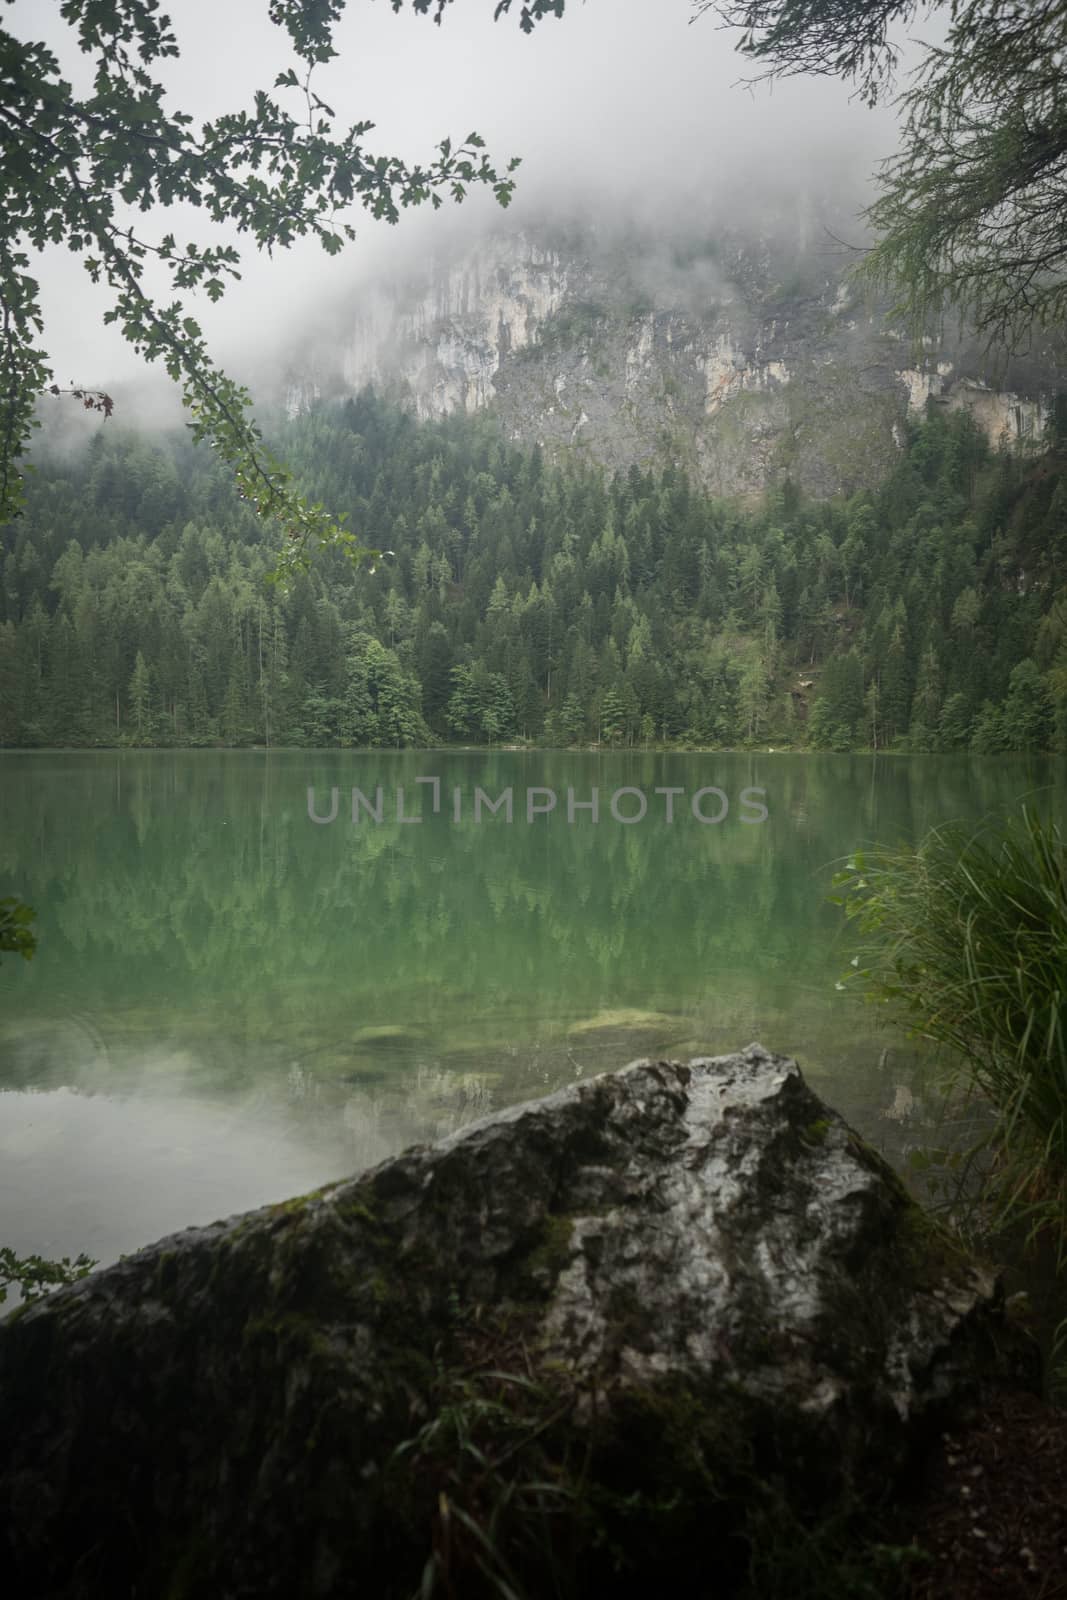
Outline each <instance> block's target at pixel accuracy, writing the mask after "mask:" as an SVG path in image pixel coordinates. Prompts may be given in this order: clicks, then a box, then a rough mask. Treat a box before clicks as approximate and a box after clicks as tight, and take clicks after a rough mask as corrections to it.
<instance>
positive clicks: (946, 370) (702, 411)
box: [286, 224, 1057, 496]
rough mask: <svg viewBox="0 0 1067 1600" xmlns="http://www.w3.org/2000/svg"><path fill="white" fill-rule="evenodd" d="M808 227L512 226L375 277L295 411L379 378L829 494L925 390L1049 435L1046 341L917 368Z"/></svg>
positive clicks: (702, 473)
mask: <svg viewBox="0 0 1067 1600" xmlns="http://www.w3.org/2000/svg"><path fill="white" fill-rule="evenodd" d="M847 260H848V257H847V255H843V254H842V251H841V250H840V249H839V248H837V247H836V246H835V244H834V241H833V239H832V238H831V236H830V235H828V234H826V233H825V232H822V231H821V230H819V229H818V228H817V227H816V226H815V225H814V224H806V225H804V226H803V227H801V228H799V229H797V228H794V229H793V230H792V231H791V232H785V231H782V230H779V231H778V232H777V233H768V234H766V235H765V236H762V237H758V238H755V237H753V236H752V235H750V234H749V235H740V234H736V233H731V232H730V231H729V230H728V229H724V230H720V231H717V232H715V233H713V234H712V235H710V236H708V237H703V238H699V239H693V238H692V237H690V238H689V239H688V240H687V241H686V242H685V243H684V244H680V243H673V244H672V243H671V242H670V241H665V240H664V239H663V238H661V237H652V236H650V235H649V234H648V233H644V232H640V231H637V230H633V231H631V232H629V233H626V232H623V231H620V230H615V232H614V233H613V234H611V235H606V234H605V233H604V232H603V231H600V232H597V231H596V230H594V229H592V228H577V227H575V228H570V229H560V228H555V229H552V228H544V229H541V230H534V229H530V228H527V229H526V230H519V229H514V228H513V229H506V230H500V231H498V232H496V233H495V234H492V235H489V236H487V237H486V238H484V239H482V240H480V241H478V243H477V246H476V247H475V248H467V249H465V250H464V249H458V248H451V249H450V250H448V251H447V252H445V253H443V254H440V255H438V257H437V258H436V259H434V260H432V261H431V262H430V263H429V264H428V265H427V266H426V267H425V268H424V269H423V270H421V271H418V272H409V273H407V274H406V275H404V276H401V277H398V278H396V279H395V280H393V281H392V282H389V283H379V284H378V285H376V286H374V285H372V286H371V288H370V289H369V290H368V291H367V292H366V293H365V294H364V295H362V296H361V298H360V303H359V308H358V310H353V311H351V312H350V313H348V314H346V315H344V316H342V317H341V320H340V323H339V325H338V326H337V327H334V328H332V329H331V331H330V335H329V338H328V339H327V340H321V341H320V342H319V344H318V346H317V347H315V346H314V345H307V344H305V345H304V346H303V348H302V349H301V350H300V352H299V353H294V355H293V356H292V358H291V361H290V368H289V382H288V387H287V394H286V403H287V406H288V408H289V410H290V412H292V411H294V410H297V409H299V408H300V407H301V406H304V405H306V404H308V403H309V402H310V401H311V400H312V399H314V398H316V397H319V396H338V395H343V394H345V393H352V392H354V391H355V390H357V389H358V388H360V387H361V386H363V385H364V384H367V383H373V384H374V385H376V386H377V387H380V388H385V389H386V390H387V391H389V392H391V393H395V394H397V395H398V396H400V397H402V398H403V399H405V400H406V402H407V403H408V404H410V405H411V406H412V408H413V409H414V410H415V412H416V413H417V414H418V415H419V416H420V417H441V416H444V415H447V414H448V413H450V412H452V411H456V410H463V411H467V412H476V411H481V410H485V409H488V408H491V410H492V411H493V413H494V414H495V415H496V416H498V417H499V419H500V421H501V424H502V426H503V428H504V430H505V432H506V434H507V436H508V437H510V438H512V439H517V440H522V441H524V442H525V443H527V444H529V443H533V442H535V441H536V442H538V443H540V444H542V445H543V446H544V447H545V448H546V450H547V451H548V452H549V453H550V454H551V455H553V456H560V455H572V456H584V457H587V458H589V459H591V460H595V461H598V462H601V463H603V464H604V465H606V466H607V467H609V468H616V467H622V468H625V467H627V466H629V465H630V464H631V463H633V462H637V463H640V464H642V465H648V464H652V463H655V464H663V463H666V462H676V463H679V464H681V465H684V466H685V467H686V469H687V470H689V471H690V472H691V473H692V474H693V475H694V476H695V477H696V478H697V479H698V480H699V481H700V482H702V483H703V484H704V485H705V486H706V487H707V488H708V489H709V490H710V491H712V492H713V493H716V494H721V495H751V494H755V493H758V492H760V491H762V490H764V489H766V488H767V487H768V486H770V485H772V484H774V483H776V482H780V481H782V480H783V479H784V478H786V477H787V476H788V477H789V478H791V479H792V480H793V481H794V482H796V483H798V484H800V485H801V486H803V487H804V488H805V489H807V490H808V491H809V492H811V493H813V494H815V495H819V496H824V495H830V494H834V493H837V492H845V493H849V492H852V491H853V490H855V489H857V488H860V487H864V486H868V485H870V484H872V483H874V482H877V481H878V479H879V478H880V477H882V476H883V475H884V473H885V472H886V470H887V469H888V467H889V465H890V464H891V462H892V460H893V458H894V455H895V453H896V451H897V449H898V448H899V440H900V431H899V426H900V423H901V421H902V420H903V418H904V417H906V416H907V415H908V414H909V412H910V413H913V414H914V413H921V411H922V410H923V408H924V406H925V404H926V402H927V399H928V398H929V397H933V398H934V399H935V400H936V401H937V402H938V403H940V404H944V405H947V406H949V407H953V408H955V407H959V406H966V407H967V408H968V409H970V410H972V411H973V412H974V414H975V415H976V417H977V419H978V420H979V422H980V424H981V425H982V427H983V428H984V429H985V430H986V432H987V433H988V435H989V437H990V439H991V441H992V442H993V443H994V444H1000V443H1001V442H1005V443H1008V444H1015V443H1018V442H1020V441H1023V442H1025V441H1026V440H1029V439H1033V438H1035V437H1039V436H1040V432H1041V428H1042V425H1043V421H1044V417H1045V415H1046V410H1047V406H1048V404H1049V401H1050V398H1051V395H1052V393H1053V392H1054V390H1055V388H1056V385H1057V377H1056V370H1055V366H1054V363H1053V361H1052V358H1051V356H1050V354H1049V352H1048V351H1043V352H1039V354H1038V357H1037V358H1035V359H1034V360H1031V361H1028V362H1025V363H1020V362H1016V363H1014V364H1012V365H1010V366H1004V367H1003V368H1002V369H1001V370H1000V371H994V370H993V369H992V368H991V367H990V365H989V363H988V362H987V361H985V360H983V357H982V354H981V352H980V351H977V350H975V349H968V348H966V347H963V346H961V345H959V344H957V345H955V346H953V347H952V348H951V349H948V348H943V349H939V350H938V349H934V348H932V347H931V348H930V350H929V351H928V356H927V359H924V360H923V361H922V362H920V363H919V364H918V365H917V364H916V360H915V357H914V354H913V352H912V351H911V350H910V348H909V346H908V345H907V344H906V343H905V342H904V341H903V340H902V339H901V338H900V336H899V335H897V334H895V333H894V332H893V330H892V328H891V327H889V326H888V325H887V323H886V320H885V318H884V316H883V315H882V314H881V313H880V312H877V311H874V310H872V309H871V308H870V307H868V306H865V305H863V304H861V303H859V302H858V300H857V299H856V297H855V296H854V295H853V294H852V293H850V291H849V289H848V287H847V285H846V284H845V283H844V281H843V277H844V269H845V266H846V265H847Z"/></svg>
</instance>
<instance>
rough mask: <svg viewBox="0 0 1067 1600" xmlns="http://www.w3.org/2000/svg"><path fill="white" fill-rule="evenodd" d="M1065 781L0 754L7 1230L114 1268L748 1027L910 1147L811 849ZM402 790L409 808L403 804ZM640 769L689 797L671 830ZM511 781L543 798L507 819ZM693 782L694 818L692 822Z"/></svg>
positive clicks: (837, 1100) (1053, 771)
mask: <svg viewBox="0 0 1067 1600" xmlns="http://www.w3.org/2000/svg"><path fill="white" fill-rule="evenodd" d="M1063 776H1064V767H1063V763H1062V762H1061V763H1059V764H1055V763H1051V762H1040V763H1025V762H1022V761H1016V760H1011V759H1008V758H1000V759H990V758H975V757H959V758H954V757H908V758H904V757H889V758H887V757H881V758H874V757H868V756H793V755H776V754H769V753H768V754H765V755H764V754H751V755H645V754H636V755H623V754H612V755H600V756H596V755H585V754H572V753H543V752H538V753H511V752H492V753H490V754H486V753H484V752H456V751H448V752H443V751H439V752H427V751H423V752H418V753H407V752H405V753H400V754H396V755H392V754H381V753H378V752H374V753H362V752H323V751H310V752H309V751H279V752H270V753H267V752H262V751H257V752H244V751H183V752H169V751H144V752H135V751H126V752H103V753H80V752H42V753H32V754H29V753H14V752H9V753H5V754H3V755H0V819H2V828H0V895H4V894H8V893H17V894H19V896H20V897H21V898H23V899H26V900H28V901H29V902H30V903H31V904H32V905H33V906H34V907H35V908H36V910H37V913H38V923H37V927H38V933H39V949H38V953H37V956H36V958H35V960H34V961H33V962H32V963H30V964H28V965H27V964H25V963H23V962H21V961H18V960H16V959H15V958H12V957H9V958H5V960H4V962H3V964H2V966H0V1243H7V1244H10V1245H12V1246H13V1247H14V1248H15V1249H16V1250H18V1251H20V1252H23V1253H28V1252H30V1251H35V1252H38V1253H40V1254H43V1255H48V1256H54V1255H66V1254H76V1253H77V1252H78V1251H80V1250H86V1251H88V1252H89V1253H90V1254H91V1255H93V1256H95V1257H97V1258H99V1259H100V1260H101V1261H108V1260H112V1259H114V1258H115V1257H117V1256H118V1255H119V1254H120V1253H123V1252H127V1251H130V1250H133V1249H135V1248H137V1247H138V1246H139V1245H141V1244H144V1243H147V1242H149V1241H150V1240H152V1239H153V1238H156V1237H159V1236H160V1235H162V1234H164V1233H167V1232H170V1231H173V1230H175V1229H177V1228H179V1227H182V1226H184V1225H187V1224H191V1223H198V1222H208V1221H211V1220H213V1219H214V1218H216V1217H218V1216H224V1215H227V1214H229V1213H231V1212H234V1211H238V1210H242V1209H246V1208H248V1207H250V1206H254V1205H258V1204H261V1203H265V1202H266V1201H268V1200H272V1199H281V1198H284V1197H285V1196H286V1195H290V1194H295V1193H299V1192H301V1191H302V1190H304V1189H307V1188H311V1187H314V1186H315V1185H317V1184H320V1183H324V1182H326V1181H328V1180H330V1179H333V1178H338V1177H341V1176H344V1175H346V1174H348V1173H351V1172H353V1171H356V1170H358V1169H360V1168H363V1167H366V1166H368V1165H370V1164H372V1163H374V1162H376V1161H378V1160H380V1159H382V1158H384V1157H385V1156H387V1155H390V1154H392V1153H394V1152H395V1151H397V1150H399V1149H401V1148H403V1147H404V1146H405V1145H407V1144H410V1143H411V1142H413V1141H414V1140H417V1139H427V1138H434V1137H437V1136H439V1135H440V1134H443V1133H446V1132H449V1131H451V1130H452V1129H454V1128H457V1127H459V1126H462V1125H463V1124H464V1123H465V1122H467V1121H470V1120H471V1119H473V1118H474V1117H477V1116H480V1115H482V1114H484V1113H485V1112H487V1111H490V1110H492V1109H493V1108H495V1107H498V1106H501V1105H504V1104H509V1103H514V1102H516V1101H519V1100H523V1099H526V1098H529V1097H531V1096H534V1095H539V1094H542V1093H545V1092H546V1091H548V1090H550V1089H553V1088H557V1087H560V1086H561V1085H563V1084H565V1083H569V1082H573V1081H575V1080H576V1079H580V1078H582V1077H585V1076H589V1075H591V1074H593V1073H596V1072H600V1071H604V1070H607V1069H609V1068H612V1067H616V1066H621V1065H623V1064H624V1063H625V1062H627V1061H629V1060H632V1059H634V1058H635V1057H637V1056H640V1055H646V1054H652V1053H656V1054H671V1055H675V1056H680V1055H691V1054H695V1053H702V1052H712V1053H714V1052H722V1051H726V1050H730V1049H734V1048H737V1047H738V1046H741V1045H744V1044H746V1043H748V1042H749V1041H751V1040H753V1039H757V1038H758V1039H760V1040H761V1041H762V1042H763V1043H764V1044H766V1045H767V1046H769V1047H771V1048H774V1049H778V1050H782V1051H785V1052H788V1053H790V1054H794V1055H796V1056H797V1057H798V1059H799V1060H800V1063H801V1065H802V1067H803V1068H804V1070H805V1072H806V1073H807V1074H808V1076H809V1078H810V1079H811V1081H812V1083H813V1084H814V1086H815V1087H816V1088H817V1089H818V1090H819V1092H820V1093H822V1094H823V1095H824V1096H825V1097H826V1098H827V1099H828V1100H829V1101H830V1102H831V1103H832V1104H834V1105H835V1106H837V1107H838V1108H839V1109H840V1110H841V1111H843V1112H844V1113H845V1115H846V1116H848V1117H849V1118H850V1119H851V1120H852V1121H853V1122H854V1123H855V1124H856V1125H857V1126H858V1127H860V1128H861V1130H862V1131H864V1132H865V1133H866V1134H867V1135H868V1136H869V1137H871V1138H873V1139H874V1141H875V1142H876V1143H878V1144H879V1145H880V1146H881V1147H882V1148H883V1149H885V1151H886V1153H887V1154H888V1155H889V1156H890V1158H891V1159H893V1160H895V1161H897V1162H898V1163H903V1162H905V1161H906V1159H907V1156H908V1153H909V1151H910V1150H911V1149H913V1148H914V1147H915V1146H916V1145H917V1144H920V1143H921V1142H922V1141H923V1138H924V1137H925V1136H926V1133H927V1131H928V1129H929V1124H930V1118H931V1117H932V1115H933V1114H934V1107H935V1106H936V1103H937V1101H936V1095H933V1094H931V1093H926V1092H924V1089H925V1085H926V1083H927V1075H928V1060H927V1058H926V1057H925V1056H924V1055H923V1054H922V1053H921V1052H919V1051H917V1050H916V1048H915V1047H914V1046H913V1045H911V1044H910V1043H909V1042H908V1041H907V1040H906V1039H905V1038H904V1037H903V1035H901V1034H900V1033H898V1032H895V1031H894V1032H887V1031H886V1030H885V1029H884V1027H883V1026H882V1022H881V1019H880V1017H879V1016H878V1015H877V1014H876V1013H874V1012H872V1011H871V1010H870V1009H867V1008H864V1007H863V1006H862V1005H859V1004H858V1003H857V1002H856V1001H855V1000H854V999H852V998H851V996H849V995H847V994H844V993H841V992H839V991H838V990H837V988H836V987H835V983H836V980H837V979H838V978H839V977H840V975H841V973H842V971H843V970H844V968H845V966H846V965H847V963H848V960H849V958H850V956H851V954H852V947H851V945H850V942H849V934H848V930H847V928H846V926H845V923H844V919H843V917H842V915H841V913H840V911H838V910H837V909H836V908H834V907H833V906H831V905H829V904H828V903H827V901H826V896H827V894H828V893H829V892H830V877H831V874H832V871H833V866H834V863H835V861H839V860H840V859H841V858H842V857H843V856H844V855H845V854H846V853H847V852H848V851H849V850H851V849H852V848H854V847H855V846H857V845H861V844H864V843H869V842H871V841H872V840H873V839H878V840H881V841H883V842H893V841H896V840H899V839H911V838H915V837H917V836H918V835H919V834H921V833H922V832H923V831H924V830H925V829H926V828H928V827H930V826H932V825H934V824H935V823H940V822H945V821H948V820H950V819H954V818H973V819H975V820H977V819H978V818H979V817H980V816H982V815H984V814H985V813H987V812H989V811H992V810H995V809H997V808H999V807H1003V806H1009V807H1013V806H1014V805H1016V804H1017V803H1018V801H1019V799H1020V798H1021V797H1023V796H1025V795H1032V794H1033V793H1034V792H1035V791H1038V792H1039V793H1040V794H1041V796H1042V798H1043V800H1044V802H1045V803H1046V804H1047V803H1048V802H1049V797H1050V795H1051V796H1055V797H1056V805H1057V807H1059V808H1060V809H1061V810H1062V801H1061V798H1060V797H1062V794H1063V792H1064V789H1063V783H1062V779H1063ZM420 777H423V778H437V779H438V780H439V809H438V810H437V811H436V812H435V811H434V809H433V801H434V797H435V789H434V785H433V784H431V783H423V784H418V783H416V779H418V778H420ZM379 786H380V788H381V790H382V794H381V818H382V820H381V822H377V821H375V820H374V816H373V815H372V814H371V809H370V808H377V803H378V796H377V793H376V791H377V789H378V788H379ZM594 786H595V787H596V788H597V790H598V805H599V812H598V816H597V818H596V820H595V821H594V819H593V816H592V814H591V812H590V811H589V810H588V809H576V810H575V811H574V813H573V820H568V804H567V801H568V789H571V790H573V791H574V800H575V801H576V802H582V801H586V802H588V801H589V800H590V798H591V790H592V788H593V787H594ZM309 787H311V788H312V789H313V799H312V809H314V811H315V813H316V815H318V816H319V817H328V816H329V815H330V813H331V809H332V790H333V789H334V788H336V789H337V791H338V795H337V815H336V818H335V820H333V821H327V822H316V821H314V820H312V817H311V815H309V801H308V790H309ZM353 787H358V788H359V789H360V790H361V791H362V792H363V794H364V795H365V796H366V798H367V801H368V802H369V806H365V805H363V804H361V803H360V804H359V805H358V813H359V821H358V822H357V823H353V821H352V790H353ZM401 788H402V789H403V790H404V798H403V802H402V805H403V815H405V816H407V817H411V816H413V815H420V814H421V819H422V820H421V821H418V822H407V821H400V820H397V810H398V790H400V789H401ZM477 788H481V789H482V790H483V791H484V794H485V795H486V796H488V797H489V799H490V800H493V801H495V800H497V799H498V798H499V796H500V795H501V794H502V792H503V791H505V790H506V789H508V788H510V789H511V791H512V807H513V814H512V820H511V821H510V822H509V821H508V820H507V817H506V814H505V807H504V806H501V808H500V809H499V810H498V811H497V812H496V813H495V814H493V813H491V812H490V811H489V810H488V808H487V806H486V804H485V801H484V800H483V801H482V802H481V813H480V816H479V817H478V818H476V817H475V815H474V805H475V791H476V789H477ZM622 788H628V789H630V790H633V791H637V792H636V793H630V794H628V795H623V796H619V797H618V798H617V799H616V802H615V814H613V813H612V810H611V797H612V796H613V795H614V794H616V793H617V791H618V790H620V789H622ZM657 789H675V790H679V791H681V793H680V794H675V795H673V796H672V797H670V803H671V807H672V810H673V820H672V821H668V820H667V806H668V796H666V795H664V794H657V793H656V790H657ZM457 790H458V792H459V797H460V798H459V813H458V820H457V815H456V802H455V794H456V791H457ZM530 790H533V791H534V794H533V800H532V804H533V806H534V807H537V806H547V805H548V803H549V802H548V796H547V794H546V793H545V792H544V791H546V790H550V791H552V793H553V794H554V796H555V807H554V809H553V810H551V811H546V812H540V813H537V812H535V813H534V814H533V815H532V817H531V818H530V819H529V820H528V812H527V804H528V799H529V797H528V791H530ZM699 790H707V791H712V790H718V791H720V792H719V793H717V794H716V793H713V792H707V793H705V794H704V795H703V796H702V797H701V798H700V800H699V801H698V808H699V810H700V811H701V813H702V814H703V816H704V817H705V818H708V819H711V818H714V817H716V816H718V815H719V814H720V813H721V814H722V816H721V820H720V821H711V820H707V821H700V820H698V819H697V817H696V816H695V815H694V813H693V810H692V801H693V796H694V795H695V794H696V792H697V791H699ZM746 790H750V791H762V792H761V793H749V794H748V795H747V797H745V796H744V793H743V792H744V791H746ZM746 798H747V804H746V803H744V802H745V799H746ZM642 804H644V805H645V806H647V810H646V811H645V813H644V815H643V816H641V817H640V819H639V820H636V821H632V822H627V821H623V820H620V819H621V818H622V817H624V816H633V815H635V814H636V813H638V812H639V811H640V809H641V806H642ZM505 805H506V802H505ZM761 807H764V808H765V809H766V813H767V815H766V818H765V819H764V820H756V819H757V818H758V817H759V811H760V808H761ZM746 818H747V819H748V820H744V819H746Z"/></svg>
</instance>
